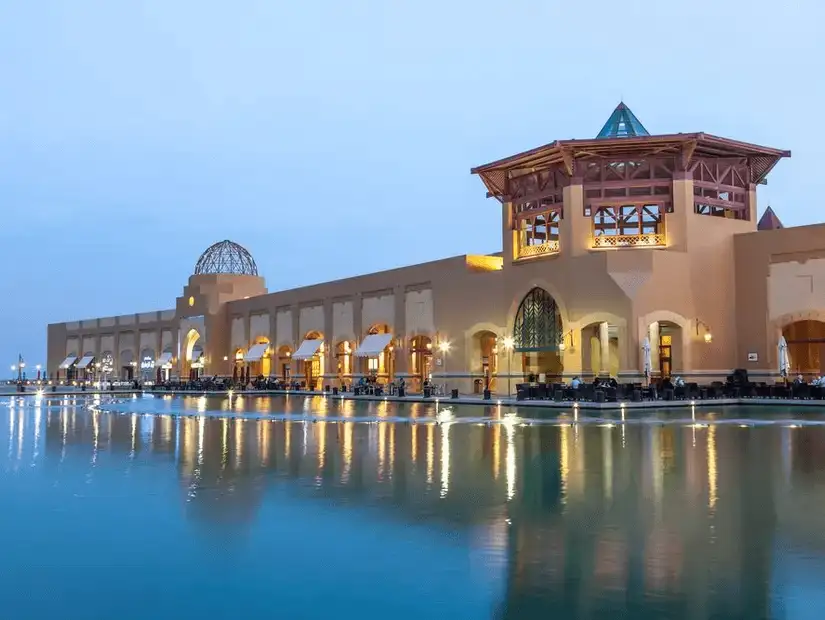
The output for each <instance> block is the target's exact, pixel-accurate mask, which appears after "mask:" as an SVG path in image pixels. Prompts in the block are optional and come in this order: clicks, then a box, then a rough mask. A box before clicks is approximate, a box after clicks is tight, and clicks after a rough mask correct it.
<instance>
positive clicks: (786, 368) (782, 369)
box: [778, 336, 791, 379]
mask: <svg viewBox="0 0 825 620" xmlns="http://www.w3.org/2000/svg"><path fill="white" fill-rule="evenodd" d="M778 349H779V374H780V375H781V376H782V378H783V379H787V378H788V373H789V372H790V371H791V360H790V358H789V357H788V343H787V342H785V336H780V337H779V345H778Z"/></svg>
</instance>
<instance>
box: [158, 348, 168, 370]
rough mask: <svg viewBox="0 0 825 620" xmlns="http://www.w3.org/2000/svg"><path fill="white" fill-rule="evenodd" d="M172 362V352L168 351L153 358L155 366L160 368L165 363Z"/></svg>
mask: <svg viewBox="0 0 825 620" xmlns="http://www.w3.org/2000/svg"><path fill="white" fill-rule="evenodd" d="M171 363H172V354H171V353H169V352H168V351H167V352H165V353H161V354H160V357H159V358H158V359H156V360H155V368H162V367H163V366H166V364H171Z"/></svg>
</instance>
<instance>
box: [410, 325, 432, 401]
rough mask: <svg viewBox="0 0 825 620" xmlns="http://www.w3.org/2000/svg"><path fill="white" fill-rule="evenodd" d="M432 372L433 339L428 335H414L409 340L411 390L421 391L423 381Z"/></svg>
mask: <svg viewBox="0 0 825 620" xmlns="http://www.w3.org/2000/svg"><path fill="white" fill-rule="evenodd" d="M432 372H433V341H432V339H431V338H430V337H429V336H415V337H414V338H412V339H411V340H410V373H411V374H412V384H413V385H412V390H413V391H419V392H420V391H421V390H422V389H423V386H424V381H425V380H426V379H429V378H430V377H431V376H432Z"/></svg>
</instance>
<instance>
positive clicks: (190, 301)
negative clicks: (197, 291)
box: [189, 297, 195, 308]
mask: <svg viewBox="0 0 825 620" xmlns="http://www.w3.org/2000/svg"><path fill="white" fill-rule="evenodd" d="M194 305H195V298H194V297H190V298H189V307H190V308H191V307H192V306H194Z"/></svg>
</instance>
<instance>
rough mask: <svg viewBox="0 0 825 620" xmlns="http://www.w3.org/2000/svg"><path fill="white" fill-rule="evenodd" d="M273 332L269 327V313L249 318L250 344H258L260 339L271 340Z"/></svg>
mask: <svg viewBox="0 0 825 620" xmlns="http://www.w3.org/2000/svg"><path fill="white" fill-rule="evenodd" d="M270 334H271V330H270V326H269V313H268V312H264V313H263V314H253V315H252V316H251V317H250V318H249V342H250V344H251V343H253V342H256V341H257V340H258V339H264V338H265V339H266V340H269V339H270V338H271V336H270Z"/></svg>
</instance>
